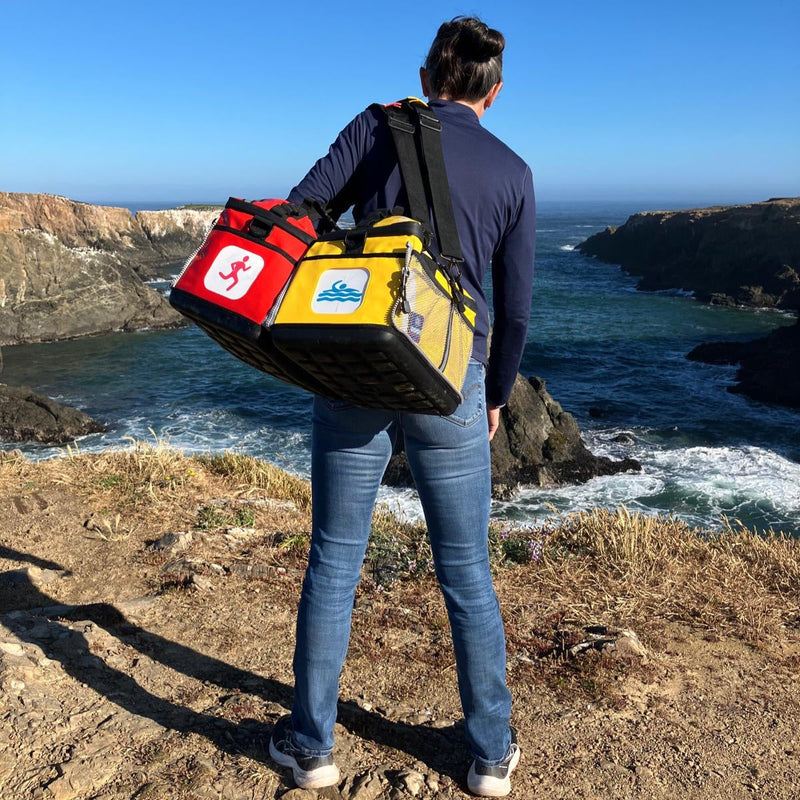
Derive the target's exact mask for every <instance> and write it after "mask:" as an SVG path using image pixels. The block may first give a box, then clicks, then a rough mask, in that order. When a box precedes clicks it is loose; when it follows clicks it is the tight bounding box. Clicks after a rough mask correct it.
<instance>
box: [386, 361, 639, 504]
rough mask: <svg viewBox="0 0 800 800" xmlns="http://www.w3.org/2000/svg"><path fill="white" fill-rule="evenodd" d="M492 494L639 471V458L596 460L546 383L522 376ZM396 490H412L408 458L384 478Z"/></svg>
mask: <svg viewBox="0 0 800 800" xmlns="http://www.w3.org/2000/svg"><path fill="white" fill-rule="evenodd" d="M491 450H492V494H493V495H494V497H496V498H507V497H508V496H510V495H511V493H512V492H513V491H514V490H515V489H516V487H517V486H519V485H529V486H556V485H561V484H567V483H583V482H585V481H587V480H589V479H590V478H594V477H596V476H598V475H613V474H615V473H618V472H627V471H632V470H635V471H638V470H640V469H641V465H640V464H639V462H638V461H636V459H633V458H625V459H623V460H622V461H612V460H611V459H610V458H605V457H604V456H596V455H594V454H593V453H591V452H590V451H589V449H588V448H587V447H586V445H584V443H583V441H582V440H581V432H580V430H579V429H578V425H577V423H576V422H575V418H574V417H573V416H572V414H569V413H568V412H566V411H564V410H563V409H562V408H561V406H560V405H559V403H557V402H556V401H555V400H554V399H553V398H552V397H551V396H550V394H549V392H548V391H547V387H546V385H545V382H544V381H543V380H542V379H541V378H536V377H532V378H530V379H529V380H525V378H523V377H522V376H521V375H518V376H517V380H516V382H515V383H514V388H513V390H512V392H511V397H510V398H509V401H508V404H507V405H506V406H505V408H503V410H502V411H501V413H500V428H499V429H498V431H497V433H496V434H495V437H494V439H493V441H492V445H491ZM384 483H387V484H388V485H390V486H412V485H413V480H412V478H411V472H410V470H409V467H408V461H407V459H406V457H405V454H404V453H400V454H397V455H395V456H393V457H392V460H391V461H390V463H389V467H388V468H387V470H386V474H385V475H384Z"/></svg>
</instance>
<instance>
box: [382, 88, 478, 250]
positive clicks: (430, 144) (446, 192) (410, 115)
mask: <svg viewBox="0 0 800 800" xmlns="http://www.w3.org/2000/svg"><path fill="white" fill-rule="evenodd" d="M385 110H386V114H387V116H388V118H389V127H390V129H391V132H392V138H393V139H394V144H395V147H396V148H397V160H398V162H399V164H400V175H401V177H402V179H403V185H404V186H405V189H406V195H407V197H408V204H409V210H410V212H411V216H412V217H415V218H416V219H419V220H422V221H424V220H427V219H428V209H429V208H430V209H431V210H432V211H433V224H434V227H435V229H436V239H437V241H438V243H439V251H440V252H441V254H442V256H443V257H444V258H446V259H447V260H449V261H458V262H461V261H463V260H464V256H463V254H462V252H461V243H460V242H459V239H458V230H457V228H456V220H455V215H454V214H453V203H452V200H451V198H450V185H449V184H448V182H447V172H446V170H445V165H444V154H443V152H442V141H441V131H442V125H441V123H440V122H439V120H438V119H437V117H436V114H434V113H433V111H432V110H431V109H430V108H429V107H428V106H426V105H424V104H423V103H421V102H414V101H412V100H410V99H409V100H404V101H402V103H400V104H398V105H392V106H386V107H385Z"/></svg>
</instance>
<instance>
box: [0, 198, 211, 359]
mask: <svg viewBox="0 0 800 800" xmlns="http://www.w3.org/2000/svg"><path fill="white" fill-rule="evenodd" d="M217 214H218V210H215V209H202V210H192V209H172V210H168V211H155V212H140V214H139V215H137V217H135V218H134V217H131V214H130V212H129V211H128V210H127V209H124V208H114V207H108V206H95V205H91V204H88V203H80V202H76V201H73V200H69V199H67V198H66V197H59V196H56V195H46V194H19V193H12V192H0V345H12V344H22V343H27V342H46V341H56V340H59V339H73V338H77V337H80V336H89V335H93V334H100V333H108V332H110V331H115V330H133V329H137V328H146V327H151V328H164V327H175V326H177V325H180V324H182V318H181V317H180V315H178V314H177V313H176V312H175V311H173V310H172V309H171V308H170V306H169V304H168V303H167V302H166V300H165V299H164V298H163V297H162V296H161V295H160V294H159V293H158V292H156V291H155V290H153V289H152V288H150V287H149V286H146V285H145V284H144V283H143V282H142V277H149V276H150V275H152V274H153V272H154V270H156V269H157V268H158V267H163V266H166V265H168V264H171V263H175V262H176V261H179V260H180V259H181V258H183V257H185V256H186V255H188V254H189V253H190V252H191V251H192V249H193V248H195V247H197V245H198V244H200V242H201V241H202V237H203V234H204V233H205V231H207V230H208V228H209V227H210V225H211V224H212V223H213V220H214V218H215V217H216V216H217ZM142 215H144V216H142Z"/></svg>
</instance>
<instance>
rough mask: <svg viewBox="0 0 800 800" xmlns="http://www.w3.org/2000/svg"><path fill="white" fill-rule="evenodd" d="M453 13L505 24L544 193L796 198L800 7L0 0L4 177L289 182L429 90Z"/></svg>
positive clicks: (216, 188)
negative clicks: (345, 132) (435, 43)
mask: <svg viewBox="0 0 800 800" xmlns="http://www.w3.org/2000/svg"><path fill="white" fill-rule="evenodd" d="M226 9H227V10H226ZM456 14H477V15H479V16H481V17H482V18H483V19H484V20H485V21H486V22H487V23H489V24H490V25H492V26H494V27H496V28H498V29H500V30H501V31H502V32H503V33H504V34H505V36H506V39H507V49H506V55H505V86H504V88H503V91H502V93H501V95H500V98H499V99H498V101H497V103H496V104H495V106H494V107H493V108H492V109H490V111H489V112H488V113H487V114H486V116H485V117H484V124H485V126H486V127H487V128H488V129H489V130H491V131H492V132H494V133H495V134H497V135H498V136H500V137H501V138H502V139H504V140H505V141H506V142H507V143H508V144H509V145H510V146H511V147H513V148H514V149H515V150H516V151H517V152H518V153H519V154H520V155H522V156H523V158H525V160H526V161H528V163H529V164H530V165H531V167H532V169H533V173H534V180H535V184H536V190H537V196H538V197H539V198H540V199H543V200H565V199H619V200H639V199H642V200H645V199H655V198H658V199H669V200H688V201H694V200H703V201H709V202H745V201H753V200H760V199H766V198H767V197H770V196H778V195H781V196H786V195H800V47H798V43H797V35H798V30H800V2H797V0H760V1H759V2H756V0H747V1H744V0H695V1H694V2H689V1H688V0H686V1H685V0H673V2H670V3H651V2H647V0H637V1H636V2H632V1H631V2H628V1H627V0H626V1H625V2H621V1H615V0H608V1H607V2H605V3H598V2H596V0H594V1H593V2H584V0H576V1H575V2H571V1H570V0H562V2H560V3H550V4H544V3H537V2H530V1H523V0H520V1H519V2H506V0H494V2H491V3H469V2H467V3H455V2H436V3H434V2H417V0H408V1H407V2H403V3H386V2H376V1H373V2H369V3H367V2H361V0H353V1H352V2H341V3H338V4H332V3H315V2H305V3H274V2H261V3H229V4H225V3H221V2H213V3H212V2H206V1H205V0H195V1H194V2H169V1H168V0H162V2H151V0H141V1H140V2H136V3H121V2H117V0H105V2H95V0H83V1H82V0H74V2H71V3H66V2H63V0H59V1H58V2H54V1H53V0H38V1H37V2H35V3H34V2H30V1H29V0H0V75H2V78H0V190H7V191H27V192H54V193H58V194H64V195H67V196H70V197H73V198H76V199H81V200H88V201H93V202H111V201H133V200H180V201H184V202H189V201H215V202H220V201H224V200H225V199H226V198H227V197H228V195H238V196H244V197H265V196H283V195H285V194H286V192H287V191H288V190H289V188H291V186H292V185H294V183H296V182H297V181H298V180H299V178H301V177H302V175H303V174H304V173H305V171H306V170H307V169H308V168H309V167H310V166H311V164H312V163H313V162H314V161H315V160H316V158H317V157H319V156H320V155H322V154H323V153H324V152H325V151H326V150H327V147H328V145H329V144H330V142H331V141H332V139H333V138H334V136H335V135H336V133H337V131H338V130H339V129H340V128H341V127H342V126H343V125H344V124H345V123H346V122H347V121H348V120H349V119H350V118H351V117H352V116H353V115H354V114H356V113H357V112H358V111H360V110H361V109H362V108H364V107H365V106H366V105H368V104H369V103H371V102H374V101H383V102H387V101H390V100H393V99H396V98H398V97H402V96H405V95H408V94H415V93H417V92H418V78H417V71H418V67H419V66H420V64H421V63H422V61H423V59H424V57H425V54H426V52H427V49H428V46H429V44H430V41H431V40H432V38H433V36H434V34H435V32H436V28H437V27H438V25H439V23H440V22H441V21H442V20H444V19H449V18H450V17H452V16H454V15H456Z"/></svg>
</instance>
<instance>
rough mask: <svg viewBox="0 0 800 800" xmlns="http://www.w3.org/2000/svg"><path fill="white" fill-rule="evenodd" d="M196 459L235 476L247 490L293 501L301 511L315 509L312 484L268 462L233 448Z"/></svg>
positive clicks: (221, 472) (225, 473) (213, 470)
mask: <svg viewBox="0 0 800 800" xmlns="http://www.w3.org/2000/svg"><path fill="white" fill-rule="evenodd" d="M195 458H196V460H197V461H198V463H200V464H202V465H203V466H204V467H205V468H206V469H207V470H208V471H209V472H211V473H213V474H215V475H221V476H223V477H225V478H229V479H231V480H232V481H234V482H235V483H236V484H238V485H239V486H240V488H241V490H242V491H244V492H249V491H253V490H256V489H260V490H262V491H264V492H266V493H267V495H269V496H270V497H272V498H274V499H276V500H291V501H292V502H293V503H294V504H295V505H296V506H297V507H298V508H299V509H300V510H301V511H308V510H309V509H310V508H311V487H310V486H309V484H308V483H307V482H306V481H303V480H301V479H300V478H297V477H295V476H294V475H290V474H289V473H288V472H285V471H284V470H282V469H279V468H278V467H275V466H273V465H272V464H268V463H267V462H266V461H261V460H259V459H257V458H254V457H253V456H247V455H243V454H241V453H234V452H231V451H226V452H224V453H209V454H204V455H200V456H196V457H195Z"/></svg>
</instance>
